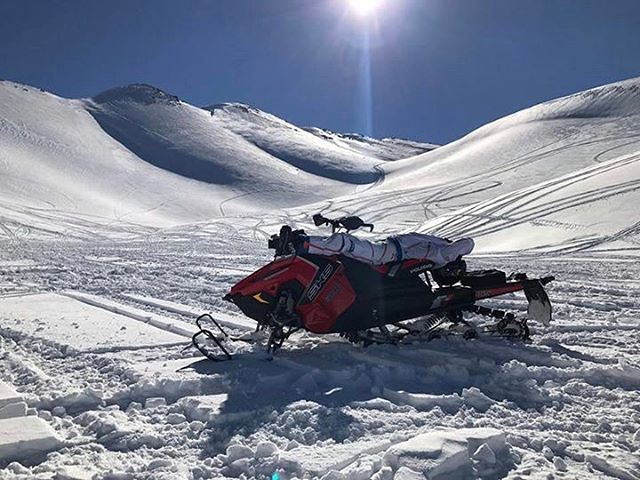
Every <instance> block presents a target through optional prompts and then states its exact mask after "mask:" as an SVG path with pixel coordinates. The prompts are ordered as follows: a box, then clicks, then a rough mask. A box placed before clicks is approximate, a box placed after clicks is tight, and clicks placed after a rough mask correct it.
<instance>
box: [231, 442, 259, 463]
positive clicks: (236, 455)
mask: <svg viewBox="0 0 640 480" xmlns="http://www.w3.org/2000/svg"><path fill="white" fill-rule="evenodd" d="M226 454H227V463H228V464H231V463H233V462H235V461H236V460H239V459H241V458H250V457H253V450H251V448H249V447H247V446H244V445H229V446H228V447H227V451H226Z"/></svg>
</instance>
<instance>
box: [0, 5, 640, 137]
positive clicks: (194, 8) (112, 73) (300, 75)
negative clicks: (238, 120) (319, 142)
mask: <svg viewBox="0 0 640 480" xmlns="http://www.w3.org/2000/svg"><path fill="white" fill-rule="evenodd" d="M639 22H640V1H637V0H628V1H627V0H611V1H604V0H554V1H551V0H495V1H490V0H382V4H381V6H380V9H379V11H378V12H377V15H376V17H375V18H373V17H372V18H370V19H368V20H364V19H362V18H361V17H358V16H356V15H355V14H354V13H353V11H352V10H350V9H349V5H348V0H184V1H177V0H176V1H169V0H135V1H133V0H111V1H97V0H66V1H59V0H39V1H36V0H13V1H11V0H0V78H4V79H8V80H14V81H17V82H22V83H27V84H31V85H36V86H39V87H42V88H45V89H47V90H50V91H53V92H55V93H57V94H59V95H62V96H68V97H82V96H91V95H94V94H96V93H99V92H100V91H103V90H105V89H108V88H111V87H113V86H117V85H122V84H127V83H134V82H144V83H150V84H153V85H156V86H158V87H160V88H162V89H164V90H166V91H168V92H169V93H172V94H175V95H178V96H179V97H180V98H182V99H184V100H186V101H188V102H190V103H193V104H196V105H208V104H212V103H220V102H225V101H239V102H244V103H249V104H251V105H254V106H256V107H259V108H262V109H263V110H266V111H269V112H271V113H274V114H276V115H278V116H281V117H283V118H285V119H287V120H289V121H291V122H293V123H296V124H298V125H305V126H319V127H324V128H329V129H332V130H336V131H343V132H361V133H366V132H367V131H370V133H373V135H375V136H378V137H383V136H399V137H405V138H412V139H420V140H425V141H433V142H437V143H445V142H449V141H451V140H454V139H456V138H458V137H460V136H462V135H464V134H465V133H467V132H469V131H470V130H472V129H474V128H476V127H478V126H480V125H482V124H484V123H486V122H488V121H490V120H493V119H496V118H499V117H501V116H503V115H505V114H508V113H511V112H513V111H516V110H518V109H521V108H523V107H526V106H529V105H532V104H535V103H539V102H541V101H545V100H548V99H550V98H554V97H557V96H561V95H565V94H569V93H573V92H575V91H578V90H582V89H585V88H589V87H591V86H596V85H600V84H603V83H609V82H612V81H616V80H622V79H625V78H629V77H634V76H640V53H639V52H640V28H639V27H638V25H639ZM366 32H368V33H369V48H365V40H364V39H365V38H366V37H365V35H366ZM367 58H368V59H369V60H368V62H367V60H366V59H367ZM367 65H368V68H367Z"/></svg>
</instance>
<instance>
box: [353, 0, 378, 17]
mask: <svg viewBox="0 0 640 480" xmlns="http://www.w3.org/2000/svg"><path fill="white" fill-rule="evenodd" d="M349 5H350V6H351V9H352V10H353V11H354V12H355V13H357V14H358V15H361V16H363V17H368V16H370V15H373V14H374V13H375V12H376V11H377V10H378V9H379V8H380V5H382V0H349Z"/></svg>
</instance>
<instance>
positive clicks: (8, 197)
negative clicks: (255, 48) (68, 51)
mask: <svg viewBox="0 0 640 480" xmlns="http://www.w3.org/2000/svg"><path fill="white" fill-rule="evenodd" d="M364 143H366V142H364ZM372 145H373V144H372ZM376 145H377V144H376ZM379 145H382V147H381V149H382V150H381V151H383V152H384V153H383V154H382V155H377V153H376V148H377V147H376V146H375V145H373V146H372V147H371V148H369V149H368V151H367V153H366V154H365V153H363V152H362V151H361V150H362V149H361V150H357V149H354V148H351V147H349V146H346V145H343V146H339V145H336V144H335V143H334V142H331V141H327V140H324V139H321V138H319V137H317V136H315V135H313V134H311V133H309V132H306V131H304V130H302V129H299V128H297V127H295V126H293V125H290V124H288V123H286V122H284V121H283V120H280V119H278V118H276V117H274V116H272V115H269V114H266V113H264V112H261V111H259V110H255V109H251V108H249V107H246V106H243V105H237V104H233V105H231V104H230V105H225V106H221V107H216V108H211V109H210V111H209V110H204V109H200V108H197V107H193V106H191V105H189V104H186V103H184V102H181V101H180V100H178V99H177V97H174V96H172V95H169V94H166V93H164V92H162V91H161V90H158V89H156V88H154V87H150V86H148V85H130V86H128V87H120V88H115V89H113V90H109V91H107V92H104V93H102V94H100V95H97V96H96V97H94V98H93V99H86V100H68V99H63V98H59V97H57V96H55V95H52V94H50V93H47V92H43V91H40V90H38V89H35V88H31V87H27V86H23V85H19V84H15V83H11V82H5V81H3V82H1V83H0V168H1V169H2V170H1V172H2V176H1V177H0V178H1V180H0V182H1V188H0V209H1V210H2V215H3V217H4V218H5V222H4V223H5V234H9V235H10V234H11V233H10V232H14V233H40V234H47V233H52V232H58V233H61V232H64V233H65V234H68V235H75V236H79V237H91V236H95V235H100V234H107V233H105V230H106V231H107V232H108V233H109V234H113V233H114V230H117V229H114V228H112V226H113V225H114V224H117V225H118V226H119V229H120V230H121V231H122V232H120V234H126V233H127V232H130V231H131V230H134V229H136V228H139V229H140V230H141V231H144V230H145V228H144V227H147V228H149V227H164V226H168V225H176V224H185V223H189V222H194V221H198V220H204V219H207V218H211V217H215V216H221V215H225V214H228V213H234V212H235V213H243V212H247V211H248V212H253V211H256V210H265V209H270V208H280V207H283V206H292V205H298V204H301V203H308V202H313V201H317V200H321V199H325V198H329V197H331V196H335V195H338V194H344V193H348V192H353V191H355V190H356V188H357V186H358V185H362V184H367V183H372V182H375V181H376V180H377V179H379V177H380V172H379V171H378V170H377V165H378V164H379V163H381V162H382V160H381V158H389V146H388V145H387V143H384V142H380V143H379ZM416 148H417V147H416ZM426 148H430V146H426V147H425V149H426ZM379 150H380V149H379ZM413 151H414V150H411V153H413ZM405 153H406V154H409V153H408V152H407V151H405V150H402V149H399V150H398V152H396V154H397V155H404V154H405ZM8 220H11V225H9V224H8Z"/></svg>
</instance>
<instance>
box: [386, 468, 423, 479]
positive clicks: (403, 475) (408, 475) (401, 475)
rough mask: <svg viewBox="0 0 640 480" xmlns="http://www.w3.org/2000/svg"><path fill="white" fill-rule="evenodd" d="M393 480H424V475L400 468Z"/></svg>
mask: <svg viewBox="0 0 640 480" xmlns="http://www.w3.org/2000/svg"><path fill="white" fill-rule="evenodd" d="M393 480H424V475H422V474H421V473H419V472H416V471H415V470H411V469H410V468H407V467H400V468H399V469H398V471H397V472H396V474H395V475H394V476H393Z"/></svg>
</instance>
